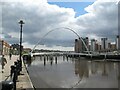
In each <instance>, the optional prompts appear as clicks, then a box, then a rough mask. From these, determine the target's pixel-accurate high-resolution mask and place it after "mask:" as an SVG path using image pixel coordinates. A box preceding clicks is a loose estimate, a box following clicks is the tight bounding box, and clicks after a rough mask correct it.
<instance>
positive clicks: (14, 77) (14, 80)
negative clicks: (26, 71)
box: [13, 67, 18, 90]
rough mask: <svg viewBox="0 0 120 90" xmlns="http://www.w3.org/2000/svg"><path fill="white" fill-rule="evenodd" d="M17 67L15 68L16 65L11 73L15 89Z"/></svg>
mask: <svg viewBox="0 0 120 90" xmlns="http://www.w3.org/2000/svg"><path fill="white" fill-rule="evenodd" d="M17 73H18V72H17V69H16V67H15V69H14V74H13V83H14V90H16V81H17V79H18V75H17Z"/></svg>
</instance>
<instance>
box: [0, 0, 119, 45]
mask: <svg viewBox="0 0 120 90" xmlns="http://www.w3.org/2000/svg"><path fill="white" fill-rule="evenodd" d="M113 1H116V0H109V2H103V0H102V1H101V0H97V1H95V2H94V3H93V4H92V5H89V6H88V7H86V8H85V10H86V11H87V12H88V13H86V14H84V15H82V16H79V17H77V18H76V17H75V13H76V12H75V11H74V9H72V8H64V7H59V6H57V5H50V4H48V3H47V0H36V2H35V1H34V0H19V1H16V0H11V2H9V1H7V0H4V1H3V0H2V2H1V3H3V4H1V6H2V16H1V17H2V27H0V28H2V30H3V31H4V32H5V33H9V35H11V36H12V37H13V38H12V39H7V38H5V39H6V40H7V41H9V42H10V43H18V42H19V32H20V26H19V24H18V21H19V20H20V19H23V20H24V22H25V24H24V25H23V44H24V45H25V46H26V45H28V46H33V45H35V44H36V43H37V42H38V41H39V40H40V39H41V38H42V37H43V36H44V35H45V34H46V33H47V32H49V31H50V30H52V29H54V28H58V27H70V28H72V29H73V30H75V31H76V32H77V33H78V34H80V36H84V37H85V36H90V37H91V38H92V37H96V38H99V37H109V38H112V36H113V37H114V35H116V34H117V30H118V28H117V25H118V24H117V23H118V21H117V20H118V16H117V12H118V11H117V4H116V2H113ZM108 32H111V33H108ZM93 35H94V36H93ZM75 38H77V36H76V35H75V34H73V33H72V32H70V31H69V30H65V29H63V28H61V29H58V30H55V31H54V32H51V33H50V34H49V35H47V36H46V37H45V38H44V40H42V42H41V43H44V44H46V46H49V47H51V45H52V44H53V45H61V47H62V46H73V45H74V44H73V43H74V39H75ZM43 41H44V42H43Z"/></svg>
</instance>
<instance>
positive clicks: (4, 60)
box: [1, 55, 7, 73]
mask: <svg viewBox="0 0 120 90" xmlns="http://www.w3.org/2000/svg"><path fill="white" fill-rule="evenodd" d="M5 64H7V60H6V58H5V57H4V55H2V58H1V65H2V73H4V71H3V70H4V66H5Z"/></svg>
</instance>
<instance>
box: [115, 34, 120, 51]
mask: <svg viewBox="0 0 120 90" xmlns="http://www.w3.org/2000/svg"><path fill="white" fill-rule="evenodd" d="M116 49H117V50H120V35H118V36H117V40H116Z"/></svg>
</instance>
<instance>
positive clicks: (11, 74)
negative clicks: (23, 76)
mask: <svg viewBox="0 0 120 90" xmlns="http://www.w3.org/2000/svg"><path fill="white" fill-rule="evenodd" d="M14 69H15V66H14V65H12V66H11V70H10V77H11V78H12V76H13V73H14Z"/></svg>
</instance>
